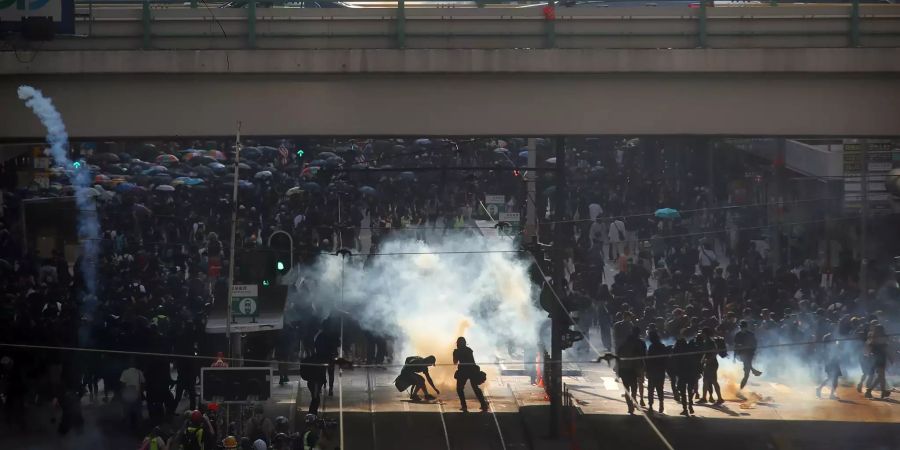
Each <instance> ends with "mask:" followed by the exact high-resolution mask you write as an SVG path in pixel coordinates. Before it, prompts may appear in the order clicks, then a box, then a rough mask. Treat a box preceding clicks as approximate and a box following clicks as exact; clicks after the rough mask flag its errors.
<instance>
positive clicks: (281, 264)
mask: <svg viewBox="0 0 900 450" xmlns="http://www.w3.org/2000/svg"><path fill="white" fill-rule="evenodd" d="M275 268H276V269H278V270H284V263H283V262H281V261H278V263H277V264H275Z"/></svg>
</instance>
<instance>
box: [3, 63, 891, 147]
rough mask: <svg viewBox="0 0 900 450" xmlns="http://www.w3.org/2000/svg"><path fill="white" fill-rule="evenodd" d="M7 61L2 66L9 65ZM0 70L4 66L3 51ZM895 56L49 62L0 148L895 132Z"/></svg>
mask: <svg viewBox="0 0 900 450" xmlns="http://www.w3.org/2000/svg"><path fill="white" fill-rule="evenodd" d="M5 56H6V55H2V56H0V57H5ZM6 59H7V61H4V63H3V67H10V66H8V65H6V63H7V62H8V60H9V57H6ZM898 69H900V52H898V51H897V50H895V49H878V50H875V49H780V50H776V49H758V50H710V49H705V50H704V49H698V50H320V51H310V50H283V51H261V50H255V51H250V50H242V51H217V50H208V51H165V52H162V51H155V52H141V51H119V52H73V51H68V52H58V53H56V54H54V53H53V52H48V53H46V54H41V55H40V56H39V57H38V58H37V59H36V60H35V62H34V63H32V65H31V66H30V68H29V70H20V71H19V73H9V71H7V73H6V74H4V75H2V76H0V98H2V99H3V100H2V101H3V104H4V105H5V106H4V107H3V108H2V111H0V113H2V116H3V118H2V121H0V138H2V139H5V140H21V139H33V138H39V137H40V136H42V135H43V133H44V131H43V129H42V128H41V126H40V124H39V123H38V122H37V120H36V119H35V118H34V117H33V116H32V115H31V114H29V113H27V111H26V109H25V107H24V106H23V105H21V104H19V102H18V100H17V99H16V87H17V86H18V85H21V84H30V85H33V86H35V87H37V88H40V89H42V90H43V91H44V92H45V93H46V94H47V95H48V96H50V97H52V98H53V101H54V103H55V104H56V105H57V107H58V108H59V109H60V112H61V113H62V115H63V118H64V119H65V121H66V124H67V126H68V128H69V132H70V134H71V135H72V136H73V137H77V138H88V137H93V138H106V137H161V136H226V135H231V134H233V133H234V132H235V131H236V127H237V123H238V122H241V123H242V132H243V133H244V134H247V135H271V136H276V135H277V136H282V135H320V136H322V135H328V136H359V135H366V136H379V135H414V136H419V135H441V136H452V135H599V134H609V135H688V134H690V135H732V136H734V135H748V136H750V135H757V136H758V135H763V136H775V135H792V136H879V135H881V136H886V135H897V134H900V133H898V131H900V78H898V76H897V73H898Z"/></svg>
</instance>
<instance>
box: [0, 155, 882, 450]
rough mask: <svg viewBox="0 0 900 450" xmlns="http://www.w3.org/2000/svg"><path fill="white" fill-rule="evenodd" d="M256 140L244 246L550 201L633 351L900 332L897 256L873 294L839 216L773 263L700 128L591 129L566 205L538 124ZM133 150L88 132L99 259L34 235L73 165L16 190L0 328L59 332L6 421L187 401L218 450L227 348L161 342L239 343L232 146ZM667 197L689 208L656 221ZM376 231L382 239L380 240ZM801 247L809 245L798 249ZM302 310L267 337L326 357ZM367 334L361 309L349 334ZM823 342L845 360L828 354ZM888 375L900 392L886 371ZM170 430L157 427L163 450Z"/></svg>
mask: <svg viewBox="0 0 900 450" xmlns="http://www.w3.org/2000/svg"><path fill="white" fill-rule="evenodd" d="M244 144H245V147H243V148H242V151H241V153H240V162H239V163H238V164H237V171H238V176H239V178H240V180H239V182H238V190H239V207H238V214H237V222H236V223H235V226H236V228H235V234H236V246H237V247H238V248H242V249H246V248H253V247H261V246H264V245H266V242H267V239H268V237H269V236H270V235H271V234H272V233H273V232H274V231H276V230H282V231H286V232H288V233H289V234H290V235H291V237H292V238H293V243H294V246H295V250H296V253H297V254H298V255H299V257H298V261H299V262H309V261H311V260H312V259H314V258H315V257H316V256H315V255H316V254H317V253H318V252H323V251H324V252H334V251H338V250H341V249H346V250H349V251H362V250H363V247H364V246H365V245H366V244H367V246H368V251H369V252H370V253H376V252H377V250H378V247H379V244H380V243H381V242H383V241H384V240H385V239H390V238H392V237H395V236H404V237H410V238H416V239H422V240H427V239H440V238H441V236H443V235H445V234H446V233H478V229H477V228H476V227H472V226H470V225H471V224H472V220H473V218H474V217H478V216H481V209H482V205H481V203H480V202H481V201H482V200H483V199H484V198H485V195H490V194H495V195H496V194H501V195H504V196H505V198H507V199H509V200H508V207H509V208H511V209H512V210H521V208H522V207H523V205H524V204H525V203H526V202H527V201H529V200H533V201H534V202H535V204H536V206H537V211H541V212H544V211H546V212H547V213H546V214H543V213H540V214H538V216H539V221H540V223H541V225H540V228H539V229H540V233H539V234H540V236H541V240H542V241H544V242H549V241H550V240H552V239H550V238H549V237H550V236H561V237H562V239H564V240H565V242H563V243H555V244H563V246H564V247H565V248H567V249H569V250H570V254H569V258H568V260H567V264H566V273H567V278H568V280H569V282H568V284H567V288H566V289H567V294H569V295H570V296H571V297H572V298H574V299H575V300H574V301H576V302H581V307H580V308H577V309H579V310H580V311H579V317H578V320H579V322H580V323H581V324H582V325H583V326H582V327H581V328H582V329H583V330H585V331H589V330H591V329H593V330H597V331H599V333H600V337H601V338H600V342H601V343H602V345H603V346H604V347H606V348H607V349H609V350H611V351H619V350H620V347H622V346H623V344H624V343H625V342H626V341H628V340H629V337H633V339H632V340H631V342H630V344H629V345H628V346H627V347H628V348H632V349H636V348H637V347H638V346H639V345H637V344H636V342H635V341H634V339H637V340H641V342H642V339H643V338H644V337H645V336H649V337H650V340H651V342H653V341H654V340H662V341H667V340H675V339H679V338H680V337H688V338H690V342H691V343H693V342H694V341H695V339H694V337H695V336H697V335H698V334H701V335H702V334H703V333H704V332H705V333H707V335H708V337H709V341H710V342H714V341H715V339H716V337H721V338H722V340H723V341H724V342H725V343H726V344H727V345H729V346H733V345H734V335H735V334H736V332H737V331H738V328H739V323H741V322H742V321H745V322H746V324H747V326H748V327H750V328H751V329H753V330H755V333H756V339H757V341H758V343H759V345H760V347H764V346H765V345H766V344H771V343H779V342H785V341H792V342H797V341H804V340H813V341H816V342H826V340H827V339H829V338H832V339H834V338H835V337H837V338H844V337H846V336H859V337H860V340H859V341H858V343H857V344H855V345H858V346H859V351H858V352H857V353H858V354H859V355H864V358H863V360H864V363H865V364H868V363H867V362H866V361H869V360H878V361H880V359H879V358H878V357H869V356H866V355H874V354H875V353H877V352H874V351H873V350H872V349H874V348H876V347H878V346H877V345H876V344H875V343H874V341H872V343H870V344H866V345H863V341H864V339H863V338H864V337H867V333H869V332H870V331H874V330H879V329H881V328H879V327H884V328H885V329H887V330H888V334H890V333H891V332H893V331H895V329H894V327H895V326H896V322H895V321H891V318H892V317H896V316H895V315H893V314H895V313H896V310H895V309H896V306H895V305H896V304H897V300H898V297H897V290H896V282H895V280H894V279H893V278H892V277H893V273H891V272H890V271H888V270H887V265H885V264H882V265H881V266H880V267H881V270H878V267H877V265H876V264H872V267H873V270H871V272H870V273H871V274H872V276H871V280H869V284H868V286H869V288H870V289H871V290H872V292H871V293H867V294H868V295H860V292H859V282H858V277H857V273H858V269H857V267H858V264H859V258H858V252H857V253H856V254H854V252H852V251H850V250H849V249H850V248H852V245H851V243H849V242H845V243H844V248H845V249H848V250H844V251H843V252H842V253H841V257H840V258H839V260H837V261H832V260H831V259H830V257H829V258H826V260H824V261H823V259H822V258H820V257H819V254H818V253H817V252H818V248H817V243H818V240H820V239H824V238H825V237H826V236H825V231H826V227H825V224H824V223H820V224H818V225H815V226H809V227H808V229H807V230H806V233H803V235H802V236H801V237H800V238H799V239H791V238H784V243H783V244H782V245H780V247H781V248H782V252H781V254H780V255H779V256H780V260H778V261H777V262H773V258H771V255H769V249H768V248H767V247H772V244H771V243H770V242H771V239H766V236H765V234H764V233H761V232H760V230H763V229H764V228H763V227H762V225H765V224H766V222H765V220H766V218H765V214H761V212H765V211H766V207H765V206H763V207H760V206H753V204H754V202H756V200H755V198H754V194H753V193H748V192H747V189H746V188H744V189H743V190H740V189H734V188H733V186H731V185H730V183H732V182H734V181H740V180H743V179H744V178H746V177H747V175H746V174H745V173H744V169H745V167H744V165H743V164H741V163H740V162H734V161H732V162H730V163H728V164H725V163H722V164H720V166H719V167H717V169H716V171H715V173H706V174H705V176H702V175H701V174H702V173H703V172H705V171H708V170H709V169H705V170H693V169H692V168H694V167H706V166H705V164H706V162H705V161H706V153H705V151H703V150H701V149H695V148H694V147H693V146H692V143H690V142H675V143H672V142H669V141H664V140H652V139H648V140H640V141H638V140H631V141H625V140H620V139H612V138H610V139H579V140H576V141H571V142H570V143H569V147H570V148H569V149H568V151H569V152H570V154H571V156H570V157H569V159H568V161H569V164H568V167H567V172H568V173H567V174H568V179H569V181H568V187H569V189H568V193H567V195H566V196H565V202H566V203H565V205H556V204H555V202H554V200H553V197H554V195H553V192H554V189H555V181H554V178H553V175H552V171H549V170H548V171H540V170H538V176H537V192H538V195H537V198H535V199H529V198H528V194H527V189H526V188H525V183H523V180H524V178H525V177H524V172H525V171H526V170H527V169H533V168H528V167H527V166H528V157H527V156H528V151H527V149H526V141H525V140H524V139H517V138H515V139H507V140H501V139H471V140H464V141H451V140H437V139H433V140H430V139H418V140H358V141H341V142H337V141H287V140H284V141H273V142H258V143H254V142H245V143H244ZM261 144H272V145H271V146H268V145H261ZM113 145H118V146H119V148H108V149H99V150H98V149H96V148H94V149H92V150H88V149H87V147H83V148H81V149H80V150H79V149H75V150H73V154H72V157H73V159H76V160H83V161H84V163H85V164H86V167H85V168H84V169H82V170H90V171H91V173H92V176H93V178H94V180H93V181H94V186H93V187H92V188H90V193H89V195H91V196H92V197H93V198H94V200H95V202H96V204H97V206H98V210H97V212H96V214H98V215H99V219H100V224H101V229H102V235H101V237H100V241H99V243H100V254H99V257H98V259H97V260H96V261H83V260H82V259H80V258H78V259H76V260H74V261H70V260H67V259H66V254H65V252H64V248H63V247H62V246H57V248H56V249H55V250H52V252H51V254H50V255H46V254H45V255H41V256H38V254H37V253H36V250H35V248H34V245H33V243H31V244H26V242H24V241H23V240H22V236H24V235H25V234H24V227H25V223H23V221H21V220H20V218H21V217H22V209H23V208H24V203H23V201H24V200H27V199H30V198H38V197H66V196H70V195H72V188H71V186H69V185H68V183H67V181H66V180H67V173H66V171H67V170H71V169H70V168H54V169H52V173H51V177H50V180H49V181H50V183H49V185H45V186H36V185H35V186H28V187H26V188H19V189H15V188H12V187H10V188H7V189H4V190H3V196H4V197H3V203H2V206H3V215H2V222H0V292H2V295H3V299H2V304H0V307H2V310H0V342H3V343H8V344H18V345H25V346H28V345H31V346H43V347H41V349H40V350H35V349H30V348H27V347H4V348H0V355H2V356H3V360H2V367H0V369H2V381H3V407H4V418H5V420H6V421H7V422H8V423H10V424H15V425H16V426H18V427H19V428H20V429H22V430H27V429H28V426H29V424H27V423H25V421H26V417H27V415H26V414H24V413H23V412H24V411H25V409H26V407H31V406H40V405H58V407H59V408H60V409H61V410H62V411H63V414H62V418H63V419H62V420H61V421H60V423H59V431H60V432H61V433H65V432H67V431H68V430H69V429H71V428H73V427H75V428H77V427H79V426H80V425H81V423H82V419H81V413H80V408H81V403H82V398H84V397H87V398H88V399H89V400H91V401H100V402H103V401H110V402H116V403H121V405H122V408H123V412H124V414H123V415H124V417H125V423H126V424H127V425H128V426H130V427H132V428H133V429H134V430H135V432H140V433H141V434H144V433H145V431H146V428H147V427H155V426H160V425H164V424H167V423H172V420H171V418H172V417H179V416H180V415H181V414H183V413H184V412H187V413H188V417H186V418H185V421H184V423H185V425H184V426H181V427H180V430H181V431H180V432H179V433H175V435H174V436H179V435H180V436H184V435H185V433H188V432H187V431H186V430H188V429H191V430H193V431H191V432H189V433H188V434H190V433H196V432H197V430H205V431H204V433H205V437H204V438H203V439H208V440H209V443H208V445H207V447H206V448H209V445H218V443H221V442H223V441H222V439H224V438H225V437H226V436H229V435H230V434H229V431H232V430H227V429H225V427H227V424H226V425H224V426H223V425H219V424H217V422H216V420H215V417H213V418H212V419H211V418H210V416H215V411H210V410H209V409H208V408H209V405H205V404H202V402H199V401H198V400H197V392H196V383H197V381H198V376H199V371H200V367H201V366H202V365H209V363H210V362H211V360H208V359H202V358H174V357H167V356H153V355H151V356H147V354H157V355H169V354H172V355H198V356H205V357H211V356H212V355H215V354H216V353H217V352H219V351H223V350H224V348H225V343H224V341H222V340H217V338H214V337H210V336H211V335H209V334H207V333H205V327H206V320H207V317H208V313H209V311H210V309H211V304H212V302H213V301H214V298H216V295H215V294H216V292H217V290H222V289H224V288H225V287H226V286H227V281H226V279H225V277H226V276H227V255H228V254H229V252H230V249H229V248H228V242H229V239H228V237H229V236H230V234H231V231H232V228H231V224H232V220H231V214H232V211H233V209H234V208H233V202H232V190H233V189H234V184H233V183H234V179H233V173H234V169H235V156H236V155H235V152H234V147H233V143H228V142H224V141H222V142H159V143H156V144H154V145H151V144H141V145H135V144H113ZM550 147H551V145H550V142H549V141H544V140H539V141H538V143H537V148H538V151H539V153H540V154H541V158H539V159H538V163H537V165H538V168H539V169H540V168H548V169H549V168H552V167H553V162H552V160H547V158H549V157H551V156H552V155H551V150H550ZM465 167H479V169H477V170H463V169H462V168H465ZM489 169H490V170H489ZM4 173H5V175H6V176H8V175H9V174H10V170H9V169H8V168H5V169H4ZM651 174H652V175H651ZM752 176H754V175H751V177H752ZM13 177H15V174H13ZM762 201H763V202H766V199H765V198H763V200H762ZM756 203H758V202H756ZM560 207H563V208H564V210H565V214H564V218H565V221H563V222H553V221H552V217H553V214H551V212H550V211H551V210H553V209H555V208H560ZM658 208H672V209H675V210H678V211H681V213H680V214H678V217H674V216H672V217H657V216H656V215H654V211H655V210H656V209H658ZM69 212H70V213H73V212H71V211H69ZM73 214H74V213H73ZM882 220H891V217H888V218H887V219H882ZM366 224H367V225H366ZM557 227H562V228H563V230H562V232H561V233H558V232H557V231H559V230H558V228H557ZM363 231H369V232H370V233H368V236H366V238H365V240H367V241H368V242H367V243H365V244H364V242H363V241H364V238H363V234H364V233H363ZM785 233H786V234H787V231H785ZM829 239H830V237H829ZM891 239H894V238H893V237H891ZM890 242H894V243H895V242H896V241H890ZM788 248H789V249H791V250H792V251H784V250H785V249H788ZM888 248H890V247H888ZM786 254H791V255H792V256H791V257H790V258H787V257H786V256H785V255H786ZM882 256H883V255H882ZM87 266H90V267H93V268H95V270H96V273H97V280H98V281H97V286H96V291H95V292H87V286H86V282H85V279H84V277H83V275H82V274H83V271H84V269H85V267H87ZM293 307H297V306H296V305H293V306H292V308H293ZM299 308H300V310H297V311H290V312H289V314H287V315H286V317H288V320H287V321H286V324H285V330H284V331H283V332H282V333H283V335H282V339H279V341H278V342H279V343H280V344H279V345H274V346H268V347H267V346H262V348H264V349H266V352H268V351H274V353H275V356H277V357H278V359H281V360H284V359H296V358H298V356H297V354H298V351H300V350H306V351H307V353H308V351H309V349H311V348H312V347H314V346H315V344H313V342H312V340H313V337H314V336H316V334H317V333H319V332H320V331H323V330H324V331H327V328H328V327H327V324H323V323H321V320H322V318H319V317H316V316H315V314H314V313H313V312H312V311H310V310H304V309H302V308H303V307H302V306H299ZM355 328H357V329H359V328H360V327H359V326H355ZM635 328H636V329H637V330H638V332H637V333H636V334H635V333H634V332H633V330H634V329H635ZM353 329H354V325H353V324H352V323H351V324H348V334H351V335H352V334H353ZM358 331H359V333H358V334H360V336H361V338H360V339H362V340H364V341H369V343H370V345H368V347H367V348H378V349H379V350H378V351H377V352H376V351H363V352H362V353H363V354H362V355H359V359H360V360H364V361H367V362H371V363H379V364H380V363H381V362H383V361H384V360H385V358H390V356H391V355H390V354H389V352H385V350H384V348H385V343H384V342H383V341H384V339H383V338H381V337H379V336H376V335H371V334H367V333H366V332H364V331H363V330H361V329H359V330H358ZM285 336H288V337H289V338H287V337H285ZM654 336H655V337H654ZM354 339H356V338H354ZM885 339H886V338H885ZM348 341H349V339H348ZM870 341H871V340H870ZM300 342H305V343H307V345H306V347H307V348H306V349H301V348H300V346H299V343H300ZM372 342H375V343H376V345H371V343H372ZM879 342H880V341H879ZM890 342H891V345H893V342H895V341H893V340H892V341H890ZM337 345H341V344H340V343H338V344H337ZM344 345H346V343H345V344H344ZM677 345H678V344H677V342H676V346H677ZM692 345H693V344H692ZM697 345H699V344H697ZM46 347H50V348H56V350H48V349H47V348H46ZM66 347H83V348H92V349H97V350H115V351H118V352H116V353H111V352H104V351H96V352H72V351H67V350H65V349H64V348H66ZM388 347H389V346H388ZM651 347H652V346H651ZM811 348H813V349H814V350H815V351H816V352H817V354H819V355H822V357H823V358H827V355H826V352H824V351H822V350H821V349H822V348H823V347H821V346H815V345H813V346H811ZM878 348H881V347H878ZM890 348H891V350H885V354H887V355H888V356H890V355H889V354H890V352H892V351H893V347H890ZM634 351H638V350H634ZM791 351H795V352H798V353H799V352H803V351H806V350H805V349H803V348H802V347H797V348H794V349H793V350H791ZM764 352H765V350H761V353H764ZM264 353H265V352H264ZM626 353H627V350H626ZM264 356H268V355H267V354H266V355H264ZM866 358H869V359H866ZM713 360H714V358H713ZM857 363H858V362H857ZM868 367H877V364H874V363H873V364H868V365H866V366H865V368H868ZM881 367H882V369H881V372H879V373H883V367H884V364H881ZM626 369H628V368H627V364H626ZM640 370H641V371H643V370H644V368H643V366H642V367H641V368H640ZM646 370H647V371H650V367H649V365H648V367H647V368H646ZM769 370H770V371H771V370H772V369H769ZM867 370H868V369H867ZM626 371H627V370H626ZM698 371H699V372H698V373H700V374H702V369H698ZM832 372H834V371H833V370H832ZM869 372H872V371H871V370H869ZM875 372H878V370H875ZM875 375H878V374H875ZM698 376H699V375H698ZM875 378H878V377H877V376H876V377H875ZM883 378H884V377H883V376H881V377H880V379H879V382H881V381H880V380H883ZM282 380H283V379H282ZM101 381H102V383H101ZM101 385H102V389H101V388H100V387H101ZM880 387H881V392H885V391H886V388H885V387H884V385H883V382H882V386H880ZM711 395H712V394H710V396H711ZM882 395H883V394H882ZM182 398H186V400H187V401H186V402H184V403H185V404H182V402H181V399H182ZM145 413H146V420H145V419H144V418H145ZM259 420H262V419H259ZM311 420H313V421H315V420H316V419H315V418H313V419H311ZM264 428H267V427H264ZM158 434H162V433H157V434H152V435H151V436H149V437H148V440H147V444H148V448H151V447H149V445H150V444H151V443H153V442H156V440H155V439H156V437H159V436H158ZM263 434H267V436H265V437H264V438H262V440H263V441H264V443H265V445H268V446H274V445H276V444H275V436H274V434H273V433H272V432H268V433H263ZM275 434H277V433H275ZM248 437H252V436H248ZM164 440H165V441H166V442H165V443H164V442H163V441H164ZM251 443H252V442H251ZM160 444H165V445H167V444H168V441H167V440H166V439H163V438H162V437H159V442H158V443H156V444H153V445H154V446H155V448H162V447H161V446H160ZM223 445H224V444H223ZM170 448H171V447H170Z"/></svg>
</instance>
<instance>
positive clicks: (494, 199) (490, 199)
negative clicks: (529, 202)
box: [484, 194, 506, 205]
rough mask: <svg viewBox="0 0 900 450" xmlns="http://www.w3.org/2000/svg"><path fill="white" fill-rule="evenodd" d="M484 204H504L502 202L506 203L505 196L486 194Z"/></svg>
mask: <svg viewBox="0 0 900 450" xmlns="http://www.w3.org/2000/svg"><path fill="white" fill-rule="evenodd" d="M484 204H485V205H504V204H506V196H504V195H491V194H487V195H485V196H484Z"/></svg>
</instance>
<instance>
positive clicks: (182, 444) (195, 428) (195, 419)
mask: <svg viewBox="0 0 900 450" xmlns="http://www.w3.org/2000/svg"><path fill="white" fill-rule="evenodd" d="M214 438H215V436H214V433H213V428H212V424H211V423H210V422H209V419H208V418H207V417H206V416H204V415H203V413H202V412H200V411H198V410H193V411H191V412H190V414H189V415H188V420H187V421H185V424H184V426H183V427H182V428H181V429H180V430H178V433H176V435H175V436H174V437H173V438H172V441H171V442H169V448H180V449H182V450H205V449H207V448H212V447H214V446H215V444H214V443H212V440H213V439H214Z"/></svg>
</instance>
